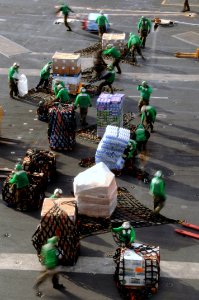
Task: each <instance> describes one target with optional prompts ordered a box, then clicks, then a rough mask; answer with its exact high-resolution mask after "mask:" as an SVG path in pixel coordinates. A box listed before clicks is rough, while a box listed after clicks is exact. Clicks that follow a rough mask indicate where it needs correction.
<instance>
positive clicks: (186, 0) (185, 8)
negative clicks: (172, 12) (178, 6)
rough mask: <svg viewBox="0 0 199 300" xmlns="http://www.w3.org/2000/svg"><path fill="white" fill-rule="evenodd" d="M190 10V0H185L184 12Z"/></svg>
mask: <svg viewBox="0 0 199 300" xmlns="http://www.w3.org/2000/svg"><path fill="white" fill-rule="evenodd" d="M186 11H190V6H189V0H185V1H184V7H183V10H182V12H186Z"/></svg>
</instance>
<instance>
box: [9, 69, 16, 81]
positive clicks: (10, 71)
mask: <svg viewBox="0 0 199 300" xmlns="http://www.w3.org/2000/svg"><path fill="white" fill-rule="evenodd" d="M15 73H19V68H15V67H10V69H9V70H8V80H13V79H14V78H13V76H14V74H15Z"/></svg>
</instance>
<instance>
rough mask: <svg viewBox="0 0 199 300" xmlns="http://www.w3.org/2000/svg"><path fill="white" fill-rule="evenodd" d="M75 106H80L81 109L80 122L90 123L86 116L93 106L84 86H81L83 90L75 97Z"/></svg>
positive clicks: (84, 124) (83, 123)
mask: <svg viewBox="0 0 199 300" xmlns="http://www.w3.org/2000/svg"><path fill="white" fill-rule="evenodd" d="M74 105H75V108H77V107H78V106H79V109H80V123H81V125H82V126H86V125H88V123H87V122H86V117H87V114H88V107H91V106H92V103H91V98H90V96H89V94H88V93H86V89H85V88H84V87H82V88H81V92H80V93H79V94H78V95H77V97H76V99H75V104H74Z"/></svg>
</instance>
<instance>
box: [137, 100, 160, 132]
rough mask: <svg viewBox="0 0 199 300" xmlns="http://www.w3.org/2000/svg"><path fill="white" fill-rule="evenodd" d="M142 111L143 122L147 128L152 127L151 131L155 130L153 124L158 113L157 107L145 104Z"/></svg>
mask: <svg viewBox="0 0 199 300" xmlns="http://www.w3.org/2000/svg"><path fill="white" fill-rule="evenodd" d="M141 113H142V114H141V123H142V124H143V125H144V127H145V128H146V129H148V128H150V129H151V132H153V125H154V123H155V119H156V114H157V111H156V109H155V107H154V106H151V105H143V106H142V108H141Z"/></svg>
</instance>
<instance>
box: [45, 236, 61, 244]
mask: <svg viewBox="0 0 199 300" xmlns="http://www.w3.org/2000/svg"><path fill="white" fill-rule="evenodd" d="M58 240H59V238H58V236H53V237H51V238H50V239H48V240H47V242H48V243H49V244H54V245H55V244H56V243H57V242H58Z"/></svg>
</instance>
